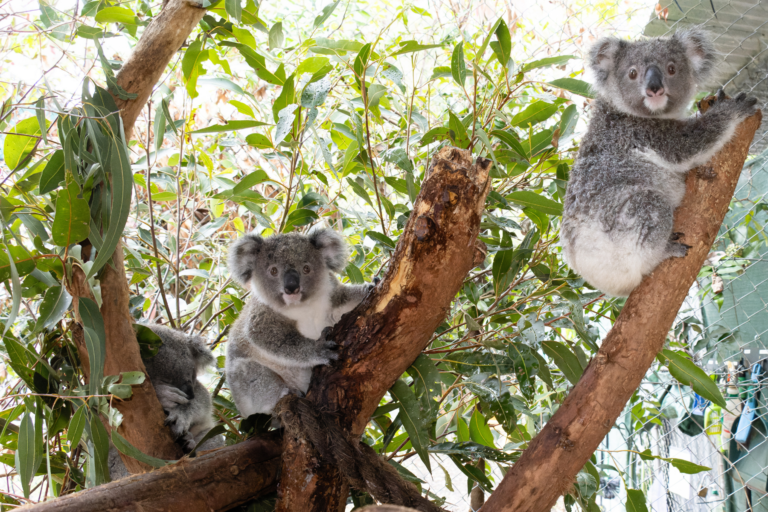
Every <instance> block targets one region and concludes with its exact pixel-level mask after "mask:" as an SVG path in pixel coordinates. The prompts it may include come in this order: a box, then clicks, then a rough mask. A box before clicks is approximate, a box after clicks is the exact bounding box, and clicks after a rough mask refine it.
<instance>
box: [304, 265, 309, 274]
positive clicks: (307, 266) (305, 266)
mask: <svg viewBox="0 0 768 512" xmlns="http://www.w3.org/2000/svg"><path fill="white" fill-rule="evenodd" d="M304 273H305V274H309V265H304Z"/></svg>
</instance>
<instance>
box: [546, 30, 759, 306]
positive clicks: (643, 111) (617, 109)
mask: <svg viewBox="0 0 768 512" xmlns="http://www.w3.org/2000/svg"><path fill="white" fill-rule="evenodd" d="M713 64H714V52H713V49H712V45H711V43H710V42H709V39H708V38H707V35H706V34H705V33H703V32H700V31H697V30H690V31H684V32H678V33H676V34H675V35H673V36H672V37H670V38H666V39H664V38H658V39H650V40H646V41H639V42H627V41H623V40H619V39H616V38H604V39H601V40H599V41H598V42H597V43H596V44H595V45H594V47H593V48H592V50H591V51H590V54H589V62H588V67H589V68H590V70H591V71H592V73H593V75H594V89H595V91H596V92H597V99H596V100H595V101H594V103H593V111H592V119H591V121H590V124H589V128H588V130H587V133H586V134H585V135H584V138H583V139H582V142H581V147H580V149H579V153H578V156H577V158H576V163H575V164H574V166H573V169H572V171H571V175H570V181H569V183H568V189H567V193H566V198H565V209H564V214H563V221H562V227H561V234H560V235H561V244H562V247H563V250H564V255H565V258H566V261H567V262H568V263H569V265H570V266H571V268H573V269H574V270H575V271H577V272H578V273H579V274H581V275H582V276H583V277H584V278H585V279H586V281H587V282H588V283H589V284H590V285H592V286H593V287H595V288H597V289H599V290H601V291H603V292H605V293H607V294H609V295H613V296H627V295H629V293H630V292H631V291H632V290H633V289H634V288H635V287H636V286H637V285H638V284H640V281H641V280H642V277H643V276H645V275H647V274H649V273H650V272H651V271H652V270H653V269H654V268H656V266H657V265H658V264H659V263H661V261H663V260H665V259H667V258H670V257H683V256H685V255H686V254H687V249H688V246H686V245H683V244H682V243H680V242H679V241H678V240H679V239H680V238H681V236H682V234H681V233H672V221H673V212H674V210H675V208H677V206H678V205H679V204H680V202H681V201H682V199H683V195H684V193H685V176H686V173H687V171H689V170H690V169H692V168H694V167H697V166H699V165H703V164H705V163H706V162H707V161H708V160H709V159H710V158H711V157H712V156H713V155H714V154H715V153H716V152H717V151H719V150H720V149H721V148H722V147H723V145H725V143H726V142H728V141H729V140H730V139H731V137H732V136H733V133H734V131H735V129H736V126H737V125H738V124H739V123H740V122H741V121H742V120H743V119H744V118H746V117H748V116H750V115H752V114H753V113H754V112H755V106H754V105H755V100H754V98H746V96H745V95H743V94H742V95H739V96H737V97H736V98H735V99H732V100H726V99H725V98H724V97H723V96H722V95H721V96H720V99H719V101H717V102H716V104H715V105H714V106H713V107H712V108H710V109H709V110H708V111H707V113H706V114H704V115H701V116H699V117H688V118H686V117H684V116H685V113H686V110H687V108H688V106H689V105H690V102H691V100H692V98H693V96H694V94H695V93H696V91H697V88H698V86H699V84H701V83H702V82H703V81H704V80H706V78H707V77H708V75H709V72H710V71H711V69H712V66H713ZM670 66H672V67H670ZM633 69H634V70H635V73H633V71H632V70H633ZM670 71H672V73H670ZM632 76H635V78H634V79H633V78H632Z"/></svg>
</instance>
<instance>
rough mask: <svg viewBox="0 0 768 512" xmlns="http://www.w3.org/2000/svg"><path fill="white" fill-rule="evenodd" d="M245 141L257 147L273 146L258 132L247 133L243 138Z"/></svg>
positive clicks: (266, 147)
mask: <svg viewBox="0 0 768 512" xmlns="http://www.w3.org/2000/svg"><path fill="white" fill-rule="evenodd" d="M245 142H246V143H248V145H249V146H253V147H255V148H258V149H273V148H274V146H273V145H272V142H271V141H270V140H269V139H268V138H267V137H266V136H265V135H262V134H260V133H252V134H250V135H248V136H247V137H246V138H245Z"/></svg>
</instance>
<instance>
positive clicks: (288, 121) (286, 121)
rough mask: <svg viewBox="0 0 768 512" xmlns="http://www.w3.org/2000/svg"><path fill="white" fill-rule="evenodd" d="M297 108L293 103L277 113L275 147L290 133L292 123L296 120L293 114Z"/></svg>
mask: <svg viewBox="0 0 768 512" xmlns="http://www.w3.org/2000/svg"><path fill="white" fill-rule="evenodd" d="M297 108H299V106H298V105H296V104H295V103H294V104H292V105H288V106H287V107H285V108H284V109H283V110H281V111H280V112H279V113H278V116H277V128H276V129H275V141H274V144H275V147H277V146H278V145H279V144H280V143H281V142H282V141H283V139H285V137H286V136H287V135H288V134H289V133H291V129H292V128H293V121H294V120H295V119H296V114H294V112H295V111H296V109H297Z"/></svg>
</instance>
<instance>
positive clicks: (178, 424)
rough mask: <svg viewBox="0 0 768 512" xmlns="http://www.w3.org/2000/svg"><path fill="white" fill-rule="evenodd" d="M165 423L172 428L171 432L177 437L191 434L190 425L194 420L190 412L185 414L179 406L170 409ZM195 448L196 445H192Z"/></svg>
mask: <svg viewBox="0 0 768 512" xmlns="http://www.w3.org/2000/svg"><path fill="white" fill-rule="evenodd" d="M165 424H166V425H168V427H169V428H170V429H171V433H172V434H173V437H175V438H182V437H183V436H184V435H186V434H189V427H190V426H191V424H192V421H191V419H190V417H189V414H184V412H183V411H181V410H180V408H179V407H175V408H173V409H171V410H170V411H168V417H167V418H165ZM192 448H194V445H193V446H192Z"/></svg>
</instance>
